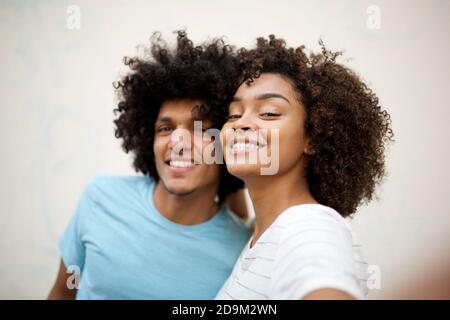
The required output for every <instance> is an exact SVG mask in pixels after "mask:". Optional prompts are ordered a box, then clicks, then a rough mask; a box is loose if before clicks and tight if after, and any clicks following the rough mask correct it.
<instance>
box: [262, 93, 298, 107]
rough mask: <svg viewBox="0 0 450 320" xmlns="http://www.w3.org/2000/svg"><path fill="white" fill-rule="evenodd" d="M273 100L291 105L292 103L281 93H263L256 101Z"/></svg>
mask: <svg viewBox="0 0 450 320" xmlns="http://www.w3.org/2000/svg"><path fill="white" fill-rule="evenodd" d="M272 98H277V99H283V100H285V101H286V102H287V103H289V104H291V102H290V101H289V99H288V98H286V97H285V96H283V95H281V94H279V93H272V92H268V93H263V94H260V95H258V96H256V100H265V99H272Z"/></svg>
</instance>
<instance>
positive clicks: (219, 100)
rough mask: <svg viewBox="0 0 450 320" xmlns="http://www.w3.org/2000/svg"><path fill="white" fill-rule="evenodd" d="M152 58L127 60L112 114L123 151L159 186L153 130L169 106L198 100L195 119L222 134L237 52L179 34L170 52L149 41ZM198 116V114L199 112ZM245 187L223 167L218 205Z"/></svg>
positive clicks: (216, 41)
mask: <svg viewBox="0 0 450 320" xmlns="http://www.w3.org/2000/svg"><path fill="white" fill-rule="evenodd" d="M148 51H149V52H150V57H146V58H138V57H134V58H129V57H125V58H124V63H125V65H126V66H128V67H129V68H130V70H131V71H130V72H129V73H128V74H127V75H126V76H124V77H123V78H122V79H121V80H119V81H118V82H116V83H114V87H115V88H116V91H117V95H118V100H119V101H118V105H117V108H116V109H114V114H118V117H117V119H115V120H114V124H115V136H116V138H121V139H122V148H123V150H124V151H125V152H126V153H128V152H132V153H133V155H134V160H133V167H134V168H135V170H136V171H137V172H141V173H143V174H144V175H148V176H150V177H152V178H154V179H155V181H158V180H159V176H158V172H157V171H156V165H155V160H154V152H153V140H154V135H155V132H154V130H155V128H154V124H155V121H156V118H157V116H158V113H159V109H160V107H161V105H162V103H164V102H165V101H168V100H176V99H192V100H200V101H202V102H203V105H202V106H200V107H201V108H198V109H197V111H199V110H200V111H201V112H199V114H197V115H195V117H200V118H203V119H205V118H207V119H208V120H210V121H212V124H213V127H215V128H219V129H220V128H222V125H223V123H224V121H225V118H226V110H227V106H228V104H229V103H230V101H231V99H232V97H233V95H234V92H235V90H236V85H237V70H236V65H235V52H234V50H233V47H231V46H229V45H227V44H225V42H224V41H223V40H222V39H213V40H211V41H209V42H207V43H203V44H201V45H198V46H194V44H193V42H192V41H191V40H190V39H189V38H188V37H187V34H186V32H184V31H177V45H176V47H175V48H172V49H170V48H168V46H167V44H166V43H165V42H164V41H163V40H162V38H161V35H160V34H159V33H154V34H153V36H152V38H151V44H150V48H149V50H148ZM196 113H198V112H196ZM242 186H243V182H242V181H241V180H239V179H237V178H236V177H233V176H231V175H230V174H229V173H228V171H226V167H225V165H222V170H221V177H220V183H219V190H218V195H219V202H220V203H222V202H223V201H224V200H225V198H226V197H227V196H228V195H229V194H230V193H233V192H235V191H237V190H238V189H239V188H242Z"/></svg>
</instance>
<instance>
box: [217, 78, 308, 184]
mask: <svg viewBox="0 0 450 320" xmlns="http://www.w3.org/2000/svg"><path fill="white" fill-rule="evenodd" d="M228 115H229V120H228V121H227V122H226V123H225V125H224V127H223V128H222V131H221V141H222V144H223V147H224V156H225V161H226V163H227V168H228V171H229V172H230V173H231V174H232V175H234V176H236V177H239V178H241V179H243V180H244V181H245V180H246V179H249V178H253V177H255V176H260V175H283V174H286V173H288V172H290V171H293V170H294V171H297V172H298V170H303V165H304V164H303V161H301V160H302V156H303V154H304V153H306V152H307V151H308V150H307V146H308V139H307V138H306V137H305V133H304V123H305V118H306V113H305V109H304V107H303V105H302V104H301V103H300V102H299V99H298V94H297V92H296V91H295V89H294V87H293V86H292V84H291V83H290V81H289V80H287V78H285V77H283V76H282V75H279V74H275V73H263V74H261V76H260V77H258V78H257V79H255V81H254V82H253V83H251V84H250V85H248V84H246V83H245V82H244V83H243V84H242V85H241V86H240V87H239V88H238V90H237V92H236V94H235V96H234V98H233V101H232V102H231V104H230V106H229V108H228ZM255 159H256V161H255ZM268 159H270V164H269V162H268ZM269 167H271V168H272V170H267V168H269ZM264 168H266V172H264Z"/></svg>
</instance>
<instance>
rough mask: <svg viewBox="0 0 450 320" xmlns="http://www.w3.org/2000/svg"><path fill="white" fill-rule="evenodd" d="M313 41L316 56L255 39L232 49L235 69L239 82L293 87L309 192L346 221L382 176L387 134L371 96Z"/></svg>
mask: <svg viewBox="0 0 450 320" xmlns="http://www.w3.org/2000/svg"><path fill="white" fill-rule="evenodd" d="M319 43H320V45H321V48H322V52H321V53H318V54H314V53H309V54H307V53H306V52H305V51H306V50H305V47H304V46H300V47H297V48H292V47H287V46H286V42H285V41H284V40H283V39H281V38H277V37H275V36H274V35H270V36H269V37H268V39H266V38H264V37H260V38H258V39H257V45H256V48H255V49H252V50H246V49H245V48H242V49H240V50H239V51H238V55H237V60H238V68H239V72H240V74H241V81H242V82H243V81H245V82H247V83H251V82H253V80H254V79H255V78H257V77H259V75H260V74H261V73H276V74H280V75H282V76H283V77H285V78H287V79H288V80H289V81H290V83H291V84H292V85H293V87H294V88H295V89H296V91H297V93H298V96H299V101H300V102H301V103H302V104H303V105H304V106H305V111H306V114H307V117H306V121H305V124H304V129H305V133H306V135H307V136H308V137H309V139H310V143H311V146H312V150H313V152H312V154H311V155H308V156H307V157H308V158H307V167H306V176H307V181H308V185H309V188H310V191H311V192H312V195H313V196H314V198H315V199H316V200H317V201H318V202H319V203H321V204H324V205H327V206H330V207H332V208H334V209H335V210H336V211H338V212H339V213H340V214H341V215H342V216H343V217H347V216H351V215H353V214H354V213H355V212H356V210H357V208H358V206H359V205H360V204H361V203H362V202H368V201H370V200H371V199H372V198H373V196H374V192H375V187H376V185H377V184H379V183H380V182H381V180H382V178H383V177H384V175H385V156H384V153H385V147H386V143H387V142H389V141H392V140H393V131H392V128H391V119H390V115H389V114H388V113H387V112H386V111H385V110H382V108H381V107H380V105H379V101H378V98H377V96H376V95H375V93H374V92H373V91H372V90H371V89H370V88H368V86H367V85H366V84H365V83H364V82H363V81H362V80H361V78H360V77H359V76H358V75H357V74H355V73H354V72H353V71H352V70H350V69H349V68H347V67H345V66H343V65H341V64H338V63H337V62H336V58H337V57H338V56H339V55H341V52H331V51H328V50H327V49H326V48H325V46H324V44H323V42H322V41H321V40H320V41H319Z"/></svg>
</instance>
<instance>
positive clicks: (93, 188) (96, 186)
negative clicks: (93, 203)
mask: <svg viewBox="0 0 450 320" xmlns="http://www.w3.org/2000/svg"><path fill="white" fill-rule="evenodd" d="M152 183H154V182H153V179H152V178H150V177H147V176H132V175H113V174H96V175H94V176H93V177H92V178H91V179H90V180H89V181H88V183H87V185H86V190H87V192H88V193H89V194H91V195H92V196H94V197H95V196H100V197H101V196H111V195H118V196H124V195H125V194H129V193H136V192H141V191H143V190H144V189H146V188H148V187H149V186H150V185H151V184H152Z"/></svg>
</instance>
